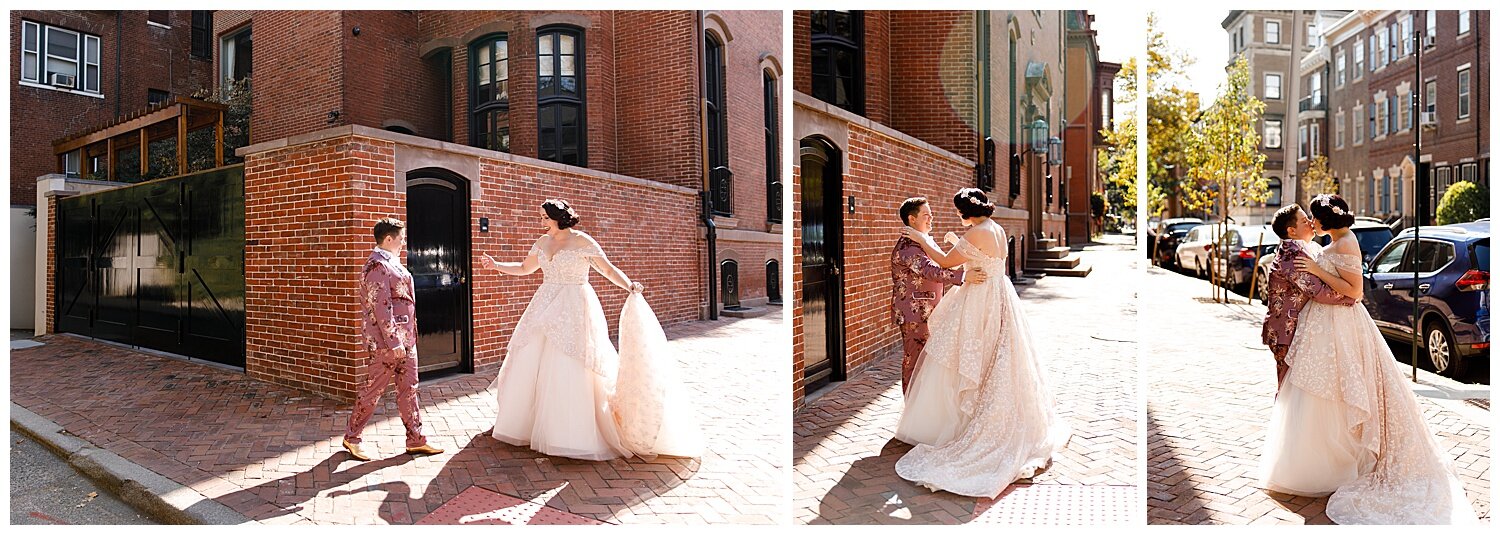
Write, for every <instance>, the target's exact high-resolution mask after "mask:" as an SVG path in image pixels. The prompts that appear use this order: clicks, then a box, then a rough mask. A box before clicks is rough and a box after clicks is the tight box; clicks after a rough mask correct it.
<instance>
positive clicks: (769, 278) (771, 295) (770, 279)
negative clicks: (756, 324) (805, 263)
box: [766, 258, 781, 305]
mask: <svg viewBox="0 0 1500 535" xmlns="http://www.w3.org/2000/svg"><path fill="white" fill-rule="evenodd" d="M766 300H767V301H769V302H770V303H771V304H773V305H779V304H781V263H780V262H777V261H776V259H775V258H772V259H770V260H767V261H766Z"/></svg>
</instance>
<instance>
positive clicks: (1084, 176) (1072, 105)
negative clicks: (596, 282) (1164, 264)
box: [1062, 11, 1120, 242]
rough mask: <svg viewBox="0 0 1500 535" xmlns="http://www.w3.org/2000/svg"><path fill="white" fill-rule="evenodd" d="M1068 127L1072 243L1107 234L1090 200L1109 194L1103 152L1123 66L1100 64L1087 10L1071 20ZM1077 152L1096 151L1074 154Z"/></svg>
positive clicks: (1066, 176)
mask: <svg viewBox="0 0 1500 535" xmlns="http://www.w3.org/2000/svg"><path fill="white" fill-rule="evenodd" d="M1067 17H1068V19H1067V32H1068V36H1067V39H1068V47H1067V63H1066V65H1065V66H1064V73H1065V75H1066V77H1067V84H1068V87H1067V91H1066V92H1065V94H1066V96H1067V102H1065V103H1064V107H1065V110H1064V111H1065V113H1066V117H1067V127H1066V129H1065V130H1064V131H1063V140H1062V142H1063V147H1065V148H1067V149H1068V150H1065V151H1064V159H1065V160H1066V161H1065V162H1064V165H1063V179H1064V182H1063V184H1064V187H1063V191H1064V195H1065V196H1066V198H1067V201H1066V204H1065V205H1064V207H1065V208H1066V209H1067V215H1068V234H1067V236H1068V241H1069V242H1087V241H1089V238H1090V236H1093V235H1094V234H1097V233H1099V232H1102V231H1103V229H1102V228H1101V223H1102V222H1103V219H1102V218H1099V219H1095V218H1094V216H1093V213H1092V208H1091V205H1090V202H1091V201H1090V199H1089V197H1090V196H1091V195H1093V194H1096V193H1097V194H1098V195H1099V196H1100V197H1101V198H1102V197H1103V195H1104V179H1105V177H1104V175H1103V174H1102V172H1101V171H1100V170H1099V159H1100V158H1099V154H1098V152H1099V151H1100V150H1106V149H1107V144H1106V143H1105V142H1104V131H1105V130H1110V129H1113V128H1114V118H1113V114H1114V101H1115V94H1114V87H1115V74H1117V73H1119V72H1120V64H1119V63H1110V62H1105V61H1099V45H1098V43H1097V42H1095V37H1096V33H1097V32H1095V31H1094V29H1093V22H1094V16H1093V15H1089V14H1088V13H1087V12H1084V11H1069V12H1068V15H1067ZM1072 147H1089V148H1090V149H1079V150H1072Z"/></svg>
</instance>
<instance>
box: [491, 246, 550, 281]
mask: <svg viewBox="0 0 1500 535" xmlns="http://www.w3.org/2000/svg"><path fill="white" fill-rule="evenodd" d="M484 263H485V266H486V267H488V268H490V269H493V270H495V271H499V272H501V273H504V274H506V275H517V276H520V275H530V274H532V273H535V272H536V270H537V269H539V268H540V267H541V262H540V261H538V260H537V258H536V252H535V250H533V251H532V252H530V253H528V254H527V255H526V259H525V260H522V261H520V262H496V261H495V259H494V258H493V257H491V256H490V255H484Z"/></svg>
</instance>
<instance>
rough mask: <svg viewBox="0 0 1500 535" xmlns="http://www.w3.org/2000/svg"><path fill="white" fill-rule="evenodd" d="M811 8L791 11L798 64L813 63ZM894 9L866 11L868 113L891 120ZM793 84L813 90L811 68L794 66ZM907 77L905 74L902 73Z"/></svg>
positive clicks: (877, 119) (875, 118) (882, 120)
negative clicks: (891, 10)
mask: <svg viewBox="0 0 1500 535" xmlns="http://www.w3.org/2000/svg"><path fill="white" fill-rule="evenodd" d="M811 13H812V12H810V11H793V12H792V32H794V33H793V34H792V46H794V47H796V50H794V51H792V57H793V59H794V61H795V63H796V64H797V65H798V66H799V67H803V66H809V65H812V15H811ZM891 13H892V12H889V11H865V12H864V22H865V34H864V38H865V41H864V52H865V57H864V59H865V115H864V116H865V117H867V118H869V119H870V120H872V121H875V122H878V123H883V124H889V123H890V121H891V107H892V105H891V98H892V97H891V79H892V78H893V77H892V75H891V72H892V69H891V54H892V52H893V51H892V50H891V46H892V44H893V42H892V39H891ZM792 76H793V79H792V85H793V87H795V88H796V90H797V91H801V92H802V93H806V94H809V95H811V94H812V71H811V70H810V69H809V68H795V69H792ZM903 78H904V77H903Z"/></svg>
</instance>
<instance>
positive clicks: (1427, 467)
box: [1259, 195, 1476, 524]
mask: <svg viewBox="0 0 1500 535" xmlns="http://www.w3.org/2000/svg"><path fill="white" fill-rule="evenodd" d="M1308 211H1310V212H1311V217H1309V216H1308V214H1307V213H1306V212H1304V211H1303V210H1302V208H1301V207H1299V206H1297V205H1291V206H1287V207H1285V208H1282V209H1281V210H1279V211H1277V212H1276V216H1275V219H1274V220H1272V228H1273V230H1274V231H1275V232H1276V234H1277V236H1279V237H1281V239H1282V241H1281V245H1280V247H1279V248H1278V250H1277V252H1276V259H1275V261H1274V263H1273V264H1272V271H1271V275H1270V277H1269V282H1268V283H1267V286H1266V291H1267V294H1268V299H1267V302H1266V305H1267V313H1266V321H1265V324H1264V325H1263V328H1262V338H1263V341H1264V342H1265V344H1266V345H1268V346H1270V348H1271V352H1272V354H1273V355H1274V356H1275V357H1276V368H1277V371H1276V377H1277V394H1276V401H1275V404H1274V405H1273V408H1272V412H1271V425H1270V430H1269V433H1268V435H1267V439H1266V446H1265V452H1264V453H1263V454H1262V456H1261V467H1260V474H1259V479H1260V487H1261V488H1263V489H1266V490H1270V491H1275V492H1280V493H1285V494H1292V495H1297V496H1310V497H1323V496H1327V497H1328V505H1327V509H1326V512H1327V514H1328V518H1329V519H1331V520H1333V521H1334V522H1338V523H1340V524H1473V523H1475V522H1476V515H1475V514H1474V509H1473V508H1472V506H1470V505H1469V500H1468V498H1467V497H1466V496H1465V495H1464V490H1463V487H1462V485H1460V484H1459V482H1458V479H1457V478H1456V477H1455V476H1454V475H1453V469H1452V467H1451V465H1450V463H1449V462H1448V461H1447V459H1445V458H1444V455H1443V451H1442V450H1440V449H1439V448H1438V445H1437V443H1436V440H1435V439H1434V437H1433V435H1432V433H1431V432H1430V431H1428V429H1427V425H1426V423H1425V418H1424V417H1423V415H1422V409H1421V408H1420V407H1418V406H1417V399H1416V396H1415V395H1414V394H1412V391H1411V389H1410V388H1409V387H1408V386H1407V380H1406V377H1405V376H1404V375H1402V374H1401V372H1400V370H1398V369H1397V367H1396V361H1395V359H1394V357H1393V356H1392V354H1391V349H1390V346H1388V345H1387V344H1386V342H1385V338H1384V337H1383V336H1381V334H1380V331H1379V329H1378V328H1377V327H1376V326H1375V322H1374V320H1372V319H1371V318H1370V314H1369V312H1368V311H1367V310H1365V307H1364V305H1362V304H1360V303H1359V299H1360V298H1361V296H1362V295H1363V292H1364V281H1363V278H1362V277H1363V273H1362V271H1363V270H1362V266H1361V259H1362V256H1361V254H1360V249H1359V242H1358V241H1357V240H1356V238H1355V237H1354V234H1353V233H1352V232H1350V231H1349V227H1350V225H1353V224H1354V216H1353V214H1352V213H1351V212H1350V210H1349V205H1348V204H1347V203H1345V202H1344V200H1343V199H1342V198H1340V197H1339V196H1338V195H1319V196H1317V197H1314V198H1313V200H1312V204H1311V206H1310V207H1309V210H1308ZM1318 234H1327V235H1329V236H1330V237H1331V238H1332V241H1331V242H1330V243H1329V244H1328V247H1327V248H1326V249H1324V248H1321V247H1319V246H1318V245H1317V244H1316V243H1313V242H1311V241H1310V240H1312V239H1313V238H1314V237H1315V236H1317V235H1318Z"/></svg>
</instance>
